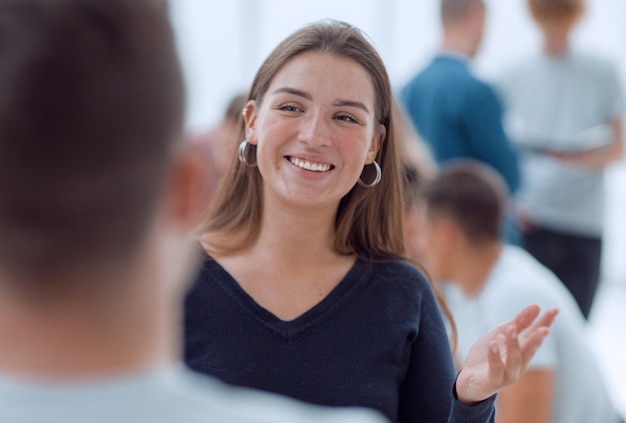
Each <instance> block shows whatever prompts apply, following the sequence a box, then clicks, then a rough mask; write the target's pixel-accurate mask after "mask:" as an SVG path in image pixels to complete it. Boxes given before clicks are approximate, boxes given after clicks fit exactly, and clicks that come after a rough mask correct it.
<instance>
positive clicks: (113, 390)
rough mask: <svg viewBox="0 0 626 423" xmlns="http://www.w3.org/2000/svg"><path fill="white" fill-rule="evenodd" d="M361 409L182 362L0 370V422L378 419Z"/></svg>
mask: <svg viewBox="0 0 626 423" xmlns="http://www.w3.org/2000/svg"><path fill="white" fill-rule="evenodd" d="M385 421H386V420H384V419H383V418H382V417H381V416H380V415H379V414H378V413H375V412H373V411H372V412H370V411H369V410H363V409H347V408H346V409H340V408H334V409H333V408H324V407H319V406H313V405H308V404H304V403H301V402H297V401H295V400H291V399H287V398H283V397H279V396H275V395H272V394H267V393H261V392H257V391H252V390H246V389H243V388H233V387H229V386H226V385H224V384H222V383H221V382H218V381H217V380H214V379H212V378H209V377H206V376H200V375H196V374H193V373H191V372H190V371H188V370H186V369H185V368H183V366H173V367H171V368H163V369H156V370H152V371H149V372H145V373H141V374H134V375H128V376H125V377H117V378H111V379H108V380H98V381H93V382H90V383H86V382H80V383H78V382H75V383H71V382H67V383H63V384H58V383H56V384H53V383H44V382H41V381H30V380H24V379H20V378H16V377H12V376H9V375H5V374H0V422H1V423H44V422H45V423H131V422H132V423H142V422H146V423H196V422H197V423H200V422H202V423H218V422H219V423H319V422H329V423H383V422H385Z"/></svg>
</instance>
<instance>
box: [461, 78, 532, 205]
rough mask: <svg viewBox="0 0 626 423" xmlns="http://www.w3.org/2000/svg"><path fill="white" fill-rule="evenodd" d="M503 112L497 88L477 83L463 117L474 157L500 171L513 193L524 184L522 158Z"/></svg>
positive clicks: (463, 111)
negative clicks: (511, 137)
mask: <svg viewBox="0 0 626 423" xmlns="http://www.w3.org/2000/svg"><path fill="white" fill-rule="evenodd" d="M502 113H503V112H502V105H501V103H500V99H499V98H498V96H497V94H496V92H495V90H493V89H492V88H491V87H489V86H487V85H484V84H482V83H478V82H477V83H476V85H475V86H473V87H472V89H471V91H470V92H469V94H468V95H467V98H466V101H465V103H464V106H463V110H462V114H461V119H462V123H463V128H464V132H465V134H466V137H467V139H466V142H467V143H468V146H469V147H470V149H471V150H472V152H473V155H474V156H475V157H474V158H475V159H477V160H480V161H483V162H484V163H486V164H488V165H490V166H491V167H493V168H494V169H495V170H496V171H498V172H499V173H500V175H501V176H502V177H503V178H504V180H505V181H506V183H507V186H508V188H509V193H510V194H511V195H512V194H514V193H515V192H516V191H517V189H518V188H519V185H520V170H519V161H518V157H517V153H516V151H515V149H514V148H513V145H512V143H511V141H510V139H509V137H508V136H507V134H506V132H505V130H504V127H503V124H502Z"/></svg>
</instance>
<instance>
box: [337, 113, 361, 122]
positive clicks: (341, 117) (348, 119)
mask: <svg viewBox="0 0 626 423" xmlns="http://www.w3.org/2000/svg"><path fill="white" fill-rule="evenodd" d="M335 119H337V120H342V121H344V122H350V123H359V121H358V120H356V119H355V118H353V117H352V116H350V115H338V116H336V117H335Z"/></svg>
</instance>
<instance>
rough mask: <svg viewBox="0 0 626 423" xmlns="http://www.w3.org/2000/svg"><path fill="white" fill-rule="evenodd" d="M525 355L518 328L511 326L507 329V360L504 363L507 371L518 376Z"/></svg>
mask: <svg viewBox="0 0 626 423" xmlns="http://www.w3.org/2000/svg"><path fill="white" fill-rule="evenodd" d="M523 365H524V363H523V355H522V350H521V348H520V344H519V340H518V336H517V330H516V329H515V326H511V327H509V328H508V329H507V331H506V361H505V363H504V366H505V369H506V373H507V374H510V375H513V376H516V375H517V374H519V371H520V370H521V369H522V367H523Z"/></svg>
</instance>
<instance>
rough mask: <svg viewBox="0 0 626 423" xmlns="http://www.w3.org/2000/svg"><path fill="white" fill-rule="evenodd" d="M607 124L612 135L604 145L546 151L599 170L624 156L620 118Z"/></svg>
mask: <svg viewBox="0 0 626 423" xmlns="http://www.w3.org/2000/svg"><path fill="white" fill-rule="evenodd" d="M609 125H610V126H611V129H612V133H613V137H612V138H611V142H610V143H609V144H607V145H606V146H603V147H599V148H595V149H593V150H589V151H581V152H574V153H568V152H555V151H548V154H550V155H551V156H552V157H555V158H557V159H559V160H560V161H562V162H565V163H569V164H571V165H574V166H579V167H581V168H584V169H587V170H592V171H596V172H601V171H603V170H604V169H605V168H606V167H607V166H608V165H610V164H611V163H613V162H616V161H618V160H620V159H621V158H622V157H623V156H624V124H623V122H622V118H621V117H616V118H613V119H611V121H610V122H609Z"/></svg>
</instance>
